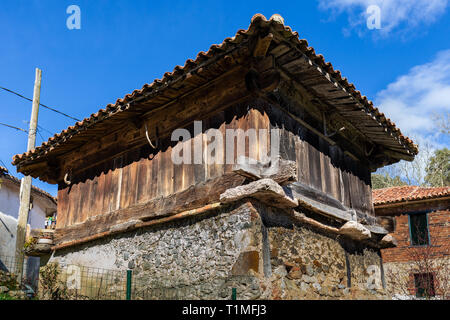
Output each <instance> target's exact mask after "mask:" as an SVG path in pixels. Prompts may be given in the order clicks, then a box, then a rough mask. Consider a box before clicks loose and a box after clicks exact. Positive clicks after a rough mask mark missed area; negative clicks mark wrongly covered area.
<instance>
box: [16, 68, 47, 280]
mask: <svg viewBox="0 0 450 320" xmlns="http://www.w3.org/2000/svg"><path fill="white" fill-rule="evenodd" d="M41 79H42V71H41V70H40V69H38V68H36V78H35V81H34V93H33V107H32V109H31V120H30V129H29V131H28V146H27V152H28V151H31V150H34V148H35V144H36V128H37V122H38V113H39V102H40V94H41ZM30 198H31V176H25V177H24V178H22V180H21V183H20V207H19V220H18V222H17V235H16V254H15V257H16V265H17V271H16V272H17V275H18V280H19V283H21V282H22V276H23V274H22V273H23V262H24V253H23V246H24V244H25V237H26V232H27V224H28V212H29V211H30Z"/></svg>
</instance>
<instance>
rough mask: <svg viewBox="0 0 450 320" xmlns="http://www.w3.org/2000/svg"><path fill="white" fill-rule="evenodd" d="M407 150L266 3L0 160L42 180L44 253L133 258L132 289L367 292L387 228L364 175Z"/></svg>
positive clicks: (118, 260)
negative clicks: (219, 36)
mask: <svg viewBox="0 0 450 320" xmlns="http://www.w3.org/2000/svg"><path fill="white" fill-rule="evenodd" d="M143 63H147V62H143ZM196 121H201V124H200V123H199V122H196ZM199 126H201V128H199ZM180 128H181V129H184V130H177V129H180ZM214 129H216V130H214ZM250 129H254V130H250ZM180 136H182V139H180ZM222 142H223V144H222ZM247 142H248V143H247ZM222 145H223V146H226V148H225V149H222V148H221V146H222ZM269 151H270V152H269ZM417 152H418V150H417V146H416V145H414V144H413V142H412V141H411V140H410V139H408V138H407V137H405V136H403V135H402V134H401V132H400V130H399V129H398V128H396V126H395V124H393V123H392V122H391V121H390V120H389V119H386V117H385V116H384V115H383V114H382V113H380V111H379V110H378V109H377V108H375V107H374V106H373V104H372V102H370V101H369V100H368V99H367V98H366V97H364V96H362V95H361V93H360V92H359V91H357V90H356V89H355V87H354V85H353V84H351V83H349V82H348V81H347V80H346V79H345V78H343V77H341V73H340V72H339V71H336V70H334V69H333V67H332V65H331V64H330V63H327V62H325V60H324V58H323V56H321V55H318V54H316V53H315V51H314V49H313V48H311V47H309V46H308V43H307V41H306V40H303V39H299V37H298V34H297V33H296V32H293V31H292V30H291V29H290V28H289V27H287V26H285V25H284V21H283V19H282V18H281V17H280V16H278V15H274V16H273V17H272V18H271V19H270V20H267V19H266V18H265V17H264V16H262V15H255V16H254V17H253V19H252V21H251V24H250V27H249V28H248V30H240V31H238V33H237V34H236V35H235V36H234V37H233V38H227V39H225V40H224V42H223V43H222V44H220V45H213V46H212V47H211V48H210V49H209V51H208V52H206V53H204V52H200V53H199V54H198V56H197V58H196V59H195V60H187V61H186V64H185V65H184V66H183V67H180V66H177V67H175V69H174V71H173V72H171V73H166V74H165V75H164V77H163V78H162V79H161V80H155V81H154V82H153V83H151V84H146V85H144V87H143V88H142V89H141V90H135V91H134V92H133V93H131V94H128V95H126V96H125V97H124V98H123V99H118V100H117V101H116V103H114V104H110V105H108V106H106V108H105V109H102V110H99V111H98V112H97V113H95V114H92V115H91V116H90V117H89V118H86V119H84V120H83V121H80V122H77V123H76V124H75V125H74V126H71V127H69V128H68V129H66V130H64V131H63V132H61V133H59V134H57V135H55V136H54V137H52V138H50V139H49V141H47V142H45V143H44V144H42V145H41V146H39V147H37V148H36V149H34V150H33V151H30V152H27V153H24V154H22V155H16V156H15V157H14V159H13V164H14V165H15V166H17V169H18V171H19V172H22V173H25V174H28V175H31V176H33V177H39V178H40V179H41V180H43V181H47V182H49V183H53V184H58V220H57V224H56V230H55V236H54V246H53V247H52V251H53V252H52V256H51V258H50V261H57V262H60V263H61V264H66V265H67V264H77V265H83V266H90V267H96V268H107V269H117V270H126V269H133V274H136V275H138V276H139V277H146V278H145V279H147V280H146V281H145V284H146V285H147V286H148V288H147V289H149V290H147V291H152V289H155V288H159V286H163V287H164V288H169V289H170V288H179V287H180V286H182V287H183V288H184V289H186V290H187V288H194V287H195V284H198V283H207V284H208V286H207V290H200V291H198V292H197V291H196V292H195V293H192V294H191V295H189V294H188V295H187V297H191V298H218V297H217V296H216V295H214V294H215V293H217V290H216V289H218V288H225V287H226V286H227V283H228V282H225V283H224V282H223V281H228V280H224V279H232V278H233V277H234V276H236V277H238V276H243V275H245V276H247V275H248V276H250V275H251V276H252V277H253V278H254V279H256V282H252V283H242V281H244V280H242V281H241V282H239V283H238V284H237V285H238V291H239V294H240V297H243V298H271V299H280V298H282V299H288V298H293V299H298V298H317V299H320V298H363V297H367V298H375V297H381V296H383V292H382V291H383V290H382V285H381V284H382V283H383V282H384V281H383V272H382V270H380V266H381V265H382V261H381V255H380V248H383V247H386V246H390V245H392V243H390V241H389V240H388V238H386V235H387V233H388V232H387V230H385V229H384V228H383V227H382V226H380V225H379V224H378V221H377V219H376V217H375V214H374V209H373V204H372V190H371V180H370V179H371V178H370V175H371V172H372V171H374V170H376V169H377V168H380V167H383V166H385V165H388V164H391V163H395V162H398V161H400V160H401V159H405V160H413V159H414V156H415V155H416V154H417ZM269 153H270V154H269ZM181 154H182V156H181ZM249 157H250V158H253V160H254V161H253V162H252V163H249V162H248V161H246V159H248V158H249ZM180 158H182V160H183V162H178V161H179V160H180ZM244 282H245V281H244ZM141 283H144V282H141ZM230 285H231V284H230ZM144 289H145V288H144ZM184 289H183V290H184ZM221 290H222V289H221ZM144 291H146V290H142V292H144ZM177 292H181V291H177ZM183 292H184V291H183ZM221 292H224V295H221V297H222V298H226V297H228V298H229V295H231V288H229V290H228V289H227V290H222V291H221ZM138 294H139V293H137V295H138ZM180 294H181V293H180Z"/></svg>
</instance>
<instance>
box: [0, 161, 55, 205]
mask: <svg viewBox="0 0 450 320" xmlns="http://www.w3.org/2000/svg"><path fill="white" fill-rule="evenodd" d="M0 178H6V179H8V180H10V181H11V182H13V183H14V184H16V185H19V186H20V180H19V179H18V178H16V177H14V176H13V175H11V174H9V172H8V169H6V168H5V167H2V166H0ZM31 189H32V190H33V191H34V192H35V193H37V194H39V195H41V196H43V197H47V198H49V199H50V200H51V201H53V202H54V203H55V204H56V203H57V199H56V198H55V197H53V196H52V195H51V194H50V193H48V192H46V191H44V190H42V189H40V188H38V187H35V186H31Z"/></svg>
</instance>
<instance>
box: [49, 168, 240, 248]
mask: <svg viewBox="0 0 450 320" xmlns="http://www.w3.org/2000/svg"><path fill="white" fill-rule="evenodd" d="M244 182H245V178H244V177H242V176H240V175H237V174H235V173H227V174H224V175H223V176H220V177H218V178H215V179H211V180H209V181H206V182H203V183H200V184H197V185H195V186H191V187H190V188H189V189H187V190H184V191H181V192H179V193H175V194H172V195H170V196H168V197H165V198H164V197H160V198H156V199H153V200H150V201H148V202H147V203H144V204H137V205H134V206H131V207H128V208H124V209H119V210H116V211H113V212H111V213H107V214H102V215H97V216H94V217H91V218H89V219H87V220H86V221H85V222H83V223H79V224H76V225H72V226H69V227H66V228H62V229H58V228H57V229H56V230H55V237H54V239H55V244H56V245H58V244H61V243H63V242H69V241H74V240H77V239H80V238H89V239H91V238H92V237H93V238H92V239H97V238H96V235H97V234H103V235H104V234H105V232H110V229H111V228H112V227H113V226H115V225H118V224H122V223H125V222H129V221H132V220H141V221H143V222H144V223H145V222H146V221H147V220H151V219H160V218H163V217H167V216H171V215H175V214H177V213H180V212H183V211H186V210H191V209H195V208H199V207H202V206H205V205H206V204H208V203H213V202H219V198H220V194H222V193H223V192H225V190H227V189H229V188H234V187H237V186H239V185H242V184H243V183H244ZM137 224H139V223H137Z"/></svg>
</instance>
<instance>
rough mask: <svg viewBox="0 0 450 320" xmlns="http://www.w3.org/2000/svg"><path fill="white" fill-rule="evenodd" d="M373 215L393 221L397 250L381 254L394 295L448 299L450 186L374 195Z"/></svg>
mask: <svg viewBox="0 0 450 320" xmlns="http://www.w3.org/2000/svg"><path fill="white" fill-rule="evenodd" d="M373 202H374V207H375V213H376V215H377V216H379V217H380V218H382V217H395V223H394V226H393V227H394V228H393V231H392V233H391V235H392V236H393V237H394V238H395V239H396V240H397V242H398V244H397V247H395V248H389V249H383V250H382V255H383V262H384V266H385V274H386V278H387V279H386V280H387V283H388V285H389V287H390V290H392V292H393V293H396V294H399V295H412V296H416V297H433V296H446V297H450V187H439V188H424V187H416V186H402V187H392V188H384V189H378V190H374V191H373Z"/></svg>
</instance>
